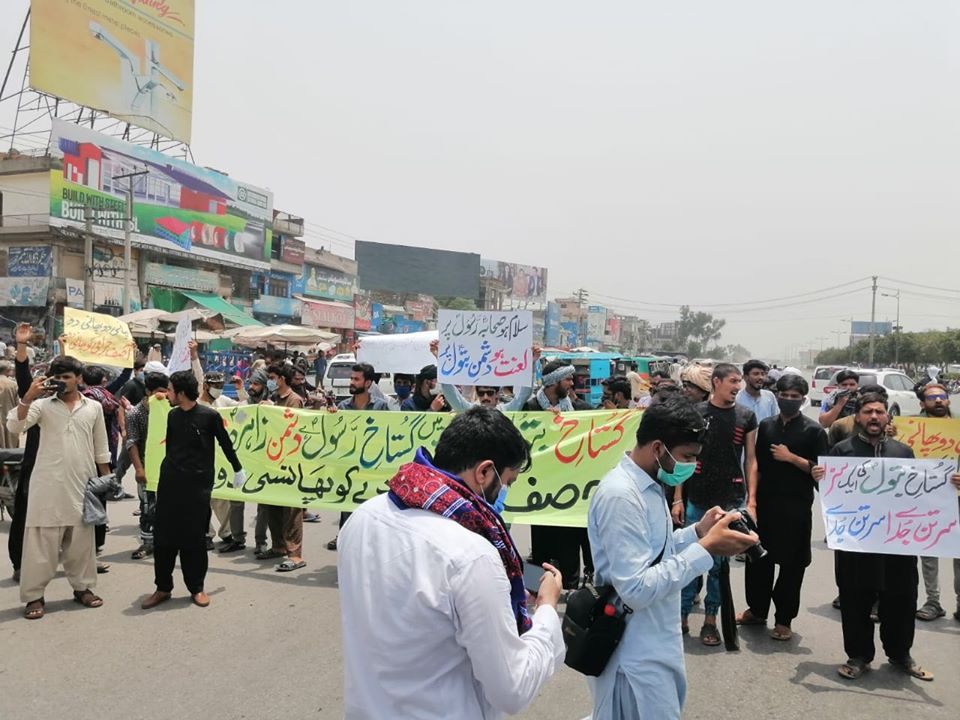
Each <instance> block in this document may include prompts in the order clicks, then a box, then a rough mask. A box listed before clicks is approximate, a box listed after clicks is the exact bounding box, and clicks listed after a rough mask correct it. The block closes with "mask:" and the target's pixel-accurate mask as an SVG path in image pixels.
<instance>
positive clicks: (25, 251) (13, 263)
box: [7, 245, 53, 277]
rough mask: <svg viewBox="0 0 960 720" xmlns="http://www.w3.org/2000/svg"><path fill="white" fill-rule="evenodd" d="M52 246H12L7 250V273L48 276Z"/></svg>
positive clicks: (51, 259) (21, 275) (13, 275)
mask: <svg viewBox="0 0 960 720" xmlns="http://www.w3.org/2000/svg"><path fill="white" fill-rule="evenodd" d="M52 269H53V248H52V247H50V246H49V245H30V246H27V247H12V248H9V249H8V250H7V275H10V276H11V277H50V271H51V270H52Z"/></svg>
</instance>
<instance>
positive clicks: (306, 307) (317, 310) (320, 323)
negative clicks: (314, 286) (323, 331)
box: [300, 300, 355, 330]
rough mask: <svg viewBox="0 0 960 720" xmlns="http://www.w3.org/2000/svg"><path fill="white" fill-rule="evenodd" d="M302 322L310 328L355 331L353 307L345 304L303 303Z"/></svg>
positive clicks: (307, 301) (305, 301)
mask: <svg viewBox="0 0 960 720" xmlns="http://www.w3.org/2000/svg"><path fill="white" fill-rule="evenodd" d="M300 321H301V322H302V323H303V324H304V325H307V326H308V327H314V328H337V329H341V330H353V325H354V322H355V318H354V309H353V305H346V304H343V303H333V302H331V303H327V302H310V301H309V300H304V301H303V307H302V308H301V310H300Z"/></svg>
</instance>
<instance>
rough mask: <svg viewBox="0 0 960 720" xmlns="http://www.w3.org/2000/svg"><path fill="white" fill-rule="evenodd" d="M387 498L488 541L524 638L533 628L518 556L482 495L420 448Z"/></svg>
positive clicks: (397, 475) (401, 471)
mask: <svg viewBox="0 0 960 720" xmlns="http://www.w3.org/2000/svg"><path fill="white" fill-rule="evenodd" d="M387 485H388V487H389V488H390V499H391V500H392V501H393V503H394V504H395V505H396V506H397V507H400V508H420V509H421V510H429V511H430V512H433V513H436V514H437V515H441V516H443V517H445V518H450V519H451V520H453V521H454V522H456V523H459V524H460V525H461V526H463V527H464V528H466V529H467V530H469V531H470V532H474V533H476V534H477V535H480V536H482V537H484V538H486V539H487V541H488V542H489V543H490V544H491V545H493V546H494V547H495V548H496V549H497V552H499V553H500V560H501V561H502V562H503V568H504V570H506V572H507V580H509V581H510V604H511V605H512V607H513V613H514V615H515V616H516V618H517V631H518V632H519V633H520V634H521V635H523V633H525V632H526V631H527V630H529V629H530V627H531V626H532V621H531V620H530V614H529V613H528V612H527V591H526V589H525V588H524V586H523V563H522V562H521V559H520V553H519V552H517V548H516V546H515V545H514V544H513V539H512V538H511V537H510V533H509V532H507V528H506V527H505V526H504V524H503V521H502V520H501V519H500V516H499V515H497V514H496V513H495V512H494V511H493V508H491V507H490V505H489V504H488V503H487V502H486V500H484V499H483V498H482V497H481V496H479V495H477V494H476V493H475V492H473V491H472V490H471V489H470V488H468V487H467V486H466V485H464V484H463V482H462V481H460V480H459V479H458V478H456V477H455V476H453V475H450V474H448V473H445V472H443V471H442V470H439V469H437V468H435V467H434V466H433V464H432V463H431V462H430V458H429V456H428V455H427V453H426V452H425V451H424V450H423V449H422V448H421V449H420V450H418V451H417V457H416V460H415V461H414V462H412V463H407V464H406V465H403V466H401V467H400V470H398V471H397V474H396V475H394V476H393V479H391V480H390V482H389V483H388V484H387Z"/></svg>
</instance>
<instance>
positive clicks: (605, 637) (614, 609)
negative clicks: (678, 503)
mask: <svg viewBox="0 0 960 720" xmlns="http://www.w3.org/2000/svg"><path fill="white" fill-rule="evenodd" d="M667 532H668V533H669V526H668V530H667ZM668 540H669V536H668V538H667V539H665V540H664V541H663V549H661V550H660V554H659V555H657V559H656V560H654V561H653V562H652V563H650V566H649V567H653V566H654V565H656V564H658V563H659V562H660V561H661V560H662V559H663V553H664V552H665V551H666V549H667V542H668ZM632 612H633V610H632V609H631V608H630V607H629V606H628V605H626V604H625V603H623V602H622V601H620V598H619V596H618V595H617V591H616V590H615V589H614V587H613V585H601V586H600V587H594V586H593V585H591V584H590V583H586V584H585V585H584V586H583V587H582V588H580V589H579V590H575V591H574V592H572V593H570V595H569V597H568V598H567V611H566V612H565V613H564V615H563V642H564V644H565V645H566V646H567V654H566V656H565V657H564V660H563V662H564V663H565V664H566V665H567V666H568V667H571V668H573V669H574V670H576V671H577V672H579V673H583V674H584V675H590V676H592V677H596V676H598V675H599V674H600V673H602V672H603V669H604V668H605V667H606V666H607V663H608V662H610V657H611V656H612V655H613V652H614V650H616V649H617V645H619V644H620V638H622V637H623V632H624V630H626V627H627V615H630V614H631V613H632Z"/></svg>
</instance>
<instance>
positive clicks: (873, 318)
mask: <svg viewBox="0 0 960 720" xmlns="http://www.w3.org/2000/svg"><path fill="white" fill-rule="evenodd" d="M876 322H877V276H876V275H874V276H873V291H872V295H871V300H870V357H869V358H868V359H867V364H868V365H869V366H870V367H873V336H874V333H875V331H874V325H876Z"/></svg>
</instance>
